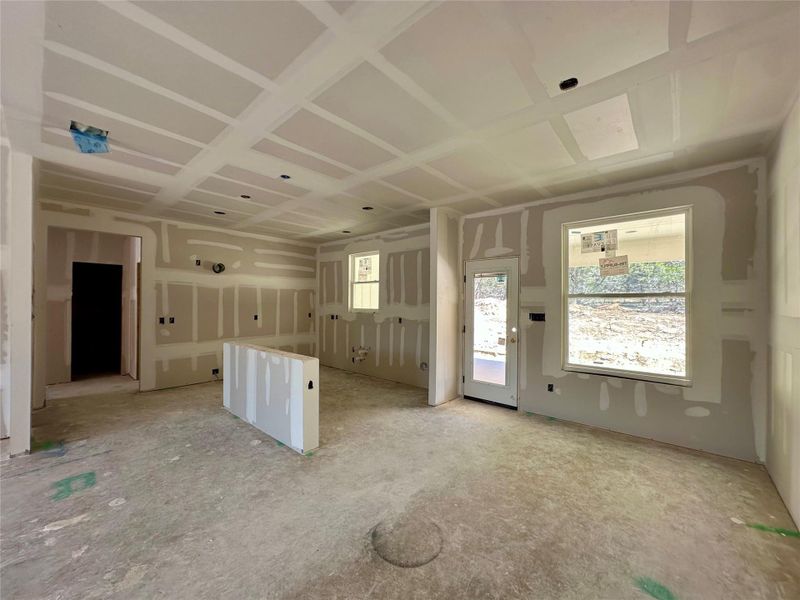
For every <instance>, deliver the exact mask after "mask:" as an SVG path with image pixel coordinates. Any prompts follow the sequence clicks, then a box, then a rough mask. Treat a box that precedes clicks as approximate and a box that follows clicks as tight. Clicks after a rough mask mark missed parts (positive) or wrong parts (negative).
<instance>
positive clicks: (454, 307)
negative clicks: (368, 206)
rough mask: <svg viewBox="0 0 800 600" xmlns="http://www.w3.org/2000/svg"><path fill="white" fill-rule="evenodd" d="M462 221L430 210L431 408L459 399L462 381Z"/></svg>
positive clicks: (454, 215) (440, 210) (452, 214)
mask: <svg viewBox="0 0 800 600" xmlns="http://www.w3.org/2000/svg"><path fill="white" fill-rule="evenodd" d="M459 222H460V221H459V217H458V215H457V214H454V213H450V212H448V211H447V210H446V209H442V208H433V209H431V283H430V287H431V289H435V290H436V294H434V297H433V298H431V316H430V319H431V326H430V327H431V335H430V355H431V361H430V371H429V377H428V404H430V405H431V406H436V405H439V404H443V403H444V402H447V401H449V400H453V399H454V398H457V397H458V395H459V393H458V388H459V386H458V384H459V378H460V377H461V365H460V362H461V347H460V345H459V342H460V340H461V329H460V327H459V311H460V308H459V300H460V290H461V289H462V285H461V282H462V268H461V260H460V243H461V239H460V238H459V232H460V228H459Z"/></svg>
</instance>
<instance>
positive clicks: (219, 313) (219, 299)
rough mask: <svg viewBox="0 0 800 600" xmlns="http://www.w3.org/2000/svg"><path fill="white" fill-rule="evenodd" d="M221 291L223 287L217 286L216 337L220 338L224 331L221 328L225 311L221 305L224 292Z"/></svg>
mask: <svg viewBox="0 0 800 600" xmlns="http://www.w3.org/2000/svg"><path fill="white" fill-rule="evenodd" d="M222 292H223V288H219V293H218V294H217V337H218V338H221V337H222V336H223V334H224V333H225V332H224V328H223V325H224V322H225V320H224V317H225V313H224V309H223V306H222V303H223V297H224V294H223V293H222Z"/></svg>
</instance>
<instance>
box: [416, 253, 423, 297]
mask: <svg viewBox="0 0 800 600" xmlns="http://www.w3.org/2000/svg"><path fill="white" fill-rule="evenodd" d="M422 283H423V282H422V250H417V306H422Z"/></svg>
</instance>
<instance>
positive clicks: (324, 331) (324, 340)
mask: <svg viewBox="0 0 800 600" xmlns="http://www.w3.org/2000/svg"><path fill="white" fill-rule="evenodd" d="M320 319H322V326H321V327H320V328H319V329H320V331H321V332H322V352H323V353H326V352H327V351H328V340H327V329H328V328H327V326H326V324H325V317H323V316H321V317H320Z"/></svg>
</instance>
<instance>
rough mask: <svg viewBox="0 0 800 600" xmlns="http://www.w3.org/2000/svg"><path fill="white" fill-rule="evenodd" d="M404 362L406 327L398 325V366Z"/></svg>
mask: <svg viewBox="0 0 800 600" xmlns="http://www.w3.org/2000/svg"><path fill="white" fill-rule="evenodd" d="M405 362H406V326H405V325H400V366H401V367H402V366H403V365H405Z"/></svg>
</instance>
